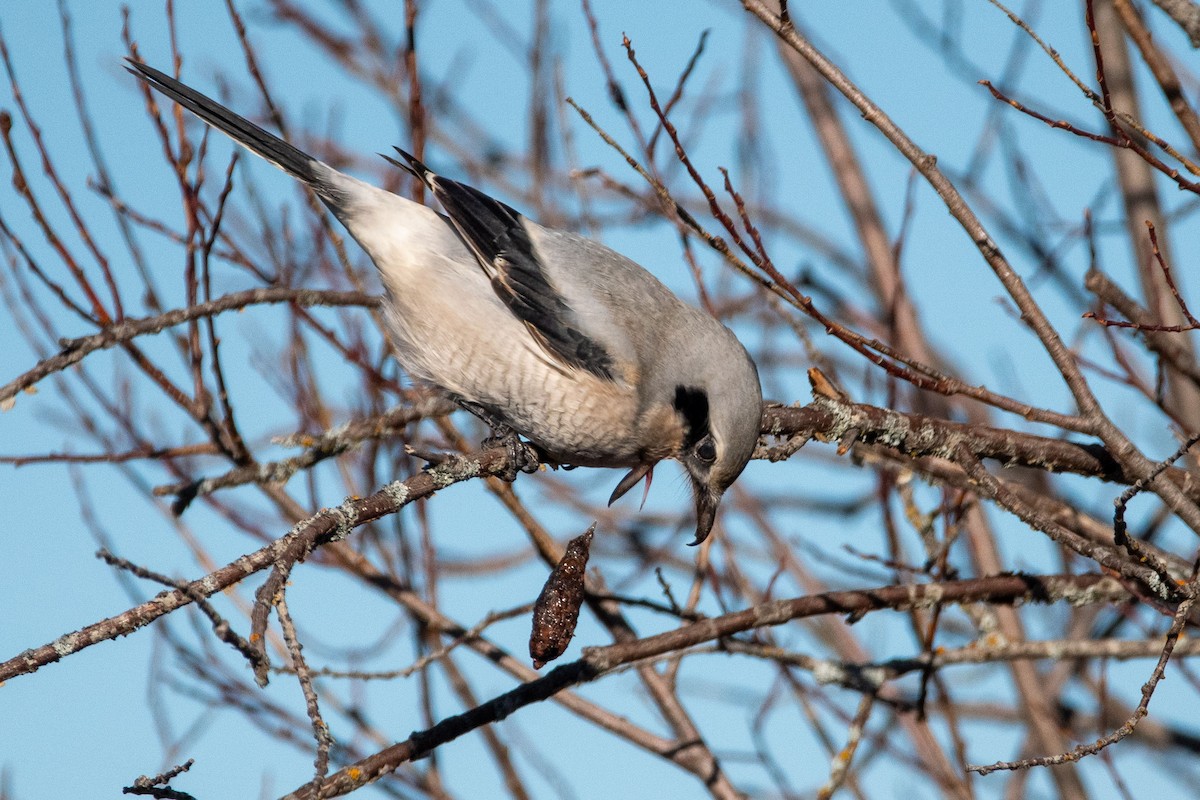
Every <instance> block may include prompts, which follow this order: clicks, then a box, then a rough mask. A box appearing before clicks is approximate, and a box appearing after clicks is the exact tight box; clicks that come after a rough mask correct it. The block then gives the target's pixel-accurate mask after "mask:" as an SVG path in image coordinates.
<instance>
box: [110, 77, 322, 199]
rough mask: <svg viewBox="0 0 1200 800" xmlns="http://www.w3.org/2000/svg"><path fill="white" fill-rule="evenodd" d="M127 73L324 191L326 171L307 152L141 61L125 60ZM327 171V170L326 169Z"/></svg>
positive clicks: (289, 172)
mask: <svg viewBox="0 0 1200 800" xmlns="http://www.w3.org/2000/svg"><path fill="white" fill-rule="evenodd" d="M126 61H127V62H128V66H127V67H126V69H128V70H129V71H130V72H132V73H133V74H134V75H136V76H138V77H139V78H141V79H142V80H144V81H145V82H146V83H148V84H149V85H150V86H151V87H153V88H154V89H156V90H158V91H160V92H162V93H163V94H165V95H166V96H167V97H169V98H171V99H172V100H174V101H175V102H176V103H179V104H180V105H181V106H183V107H184V108H186V109H188V110H189V111H191V112H192V113H193V114H195V115H196V116H198V117H200V119H202V120H204V121H205V122H207V123H208V124H209V125H212V126H213V127H214V128H216V129H217V130H219V131H221V133H224V134H225V135H226V136H228V137H229V138H231V139H233V140H234V141H235V142H237V143H238V144H240V145H242V146H243V147H245V148H246V149H247V150H249V151H250V152H252V153H254V154H256V155H259V156H261V157H263V158H265V159H266V160H267V161H270V162H271V163H272V164H274V165H275V166H277V167H279V168H280V169H282V170H283V171H284V172H286V173H288V174H290V175H292V176H294V177H297V178H299V179H300V180H302V181H304V182H305V183H307V184H309V185H310V186H313V187H314V188H317V189H318V190H320V189H322V188H324V187H325V185H326V184H327V180H328V179H327V178H326V176H325V175H323V174H322V173H324V172H325V170H320V169H318V167H319V166H320V167H324V165H323V164H321V162H319V161H317V160H316V159H314V158H313V157H312V156H310V155H308V154H307V153H305V152H304V151H302V150H300V149H298V148H296V147H293V146H292V145H290V144H288V143H287V142H285V141H284V140H283V139H280V138H279V137H278V136H276V135H275V134H273V133H268V132H267V131H264V130H263V129H262V128H260V127H258V126H257V125H255V124H254V123H253V122H251V121H250V120H248V119H246V118H245V117H242V116H240V115H238V114H235V113H234V112H232V111H230V110H229V109H228V108H226V107H225V106H223V105H221V104H220V103H218V102H217V101H215V100H213V99H212V98H210V97H206V96H204V95H202V94H200V92H197V91H196V90H195V89H193V88H191V87H190V86H185V85H184V84H182V83H180V82H179V81H177V80H175V79H174V78H172V77H171V76H170V75H167V74H166V73H163V72H159V71H158V70H156V69H154V68H153V67H148V66H146V65H145V64H143V63H141V62H140V61H134V60H133V59H126ZM326 169H328V168H326Z"/></svg>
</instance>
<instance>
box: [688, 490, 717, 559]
mask: <svg viewBox="0 0 1200 800" xmlns="http://www.w3.org/2000/svg"><path fill="white" fill-rule="evenodd" d="M695 489H696V538H695V539H693V540H692V541H690V542H688V544H689V545H690V546H692V547H695V546H696V545H698V544H700V543H702V542H703V541H704V540H705V539H707V538H708V534H710V533H712V527H713V523H714V522H716V521H717V506H718V505H720V503H721V494H720V492H713V491H712V490H710V489H709V488H708V487H705V486H696V487H695Z"/></svg>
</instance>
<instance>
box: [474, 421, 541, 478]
mask: <svg viewBox="0 0 1200 800" xmlns="http://www.w3.org/2000/svg"><path fill="white" fill-rule="evenodd" d="M483 446H484V448H490V447H503V448H504V450H505V452H506V453H507V454H508V459H507V464H506V465H505V467H504V469H503V470H502V471H501V472H498V473H497V474H496V477H498V478H500V479H501V480H503V481H507V482H508V483H512V482H513V481H515V480H516V479H517V475H519V474H520V473H522V472H526V473H529V472H537V471H538V468H539V467H541V465H542V459H541V457H540V455H539V454H538V451H537V448H535V447H534V446H533V445H531V444H530V443H529V442H524V441H522V440H521V437H520V436H518V435H517V433H516V431H514V430H512V429H511V428H508V429H505V430H500V431H496V432H495V435H493V436H489V437H488V438H486V439H484V440H483Z"/></svg>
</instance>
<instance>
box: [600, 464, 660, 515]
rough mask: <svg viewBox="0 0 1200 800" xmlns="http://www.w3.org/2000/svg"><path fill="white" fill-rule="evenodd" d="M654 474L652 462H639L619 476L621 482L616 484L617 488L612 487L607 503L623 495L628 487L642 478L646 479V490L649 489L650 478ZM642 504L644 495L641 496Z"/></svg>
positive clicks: (635, 484) (631, 486)
mask: <svg viewBox="0 0 1200 800" xmlns="http://www.w3.org/2000/svg"><path fill="white" fill-rule="evenodd" d="M653 475H654V465H653V464H639V465H637V466H636V467H634V468H633V469H631V470H629V472H627V473H626V474H625V477H624V478H621V482H620V483H618V484H617V488H615V489H613V493H612V494H611V495H610V496H609V498H608V504H609V505H610V506H611V505H612V504H613V503H615V502H617V500H619V499H620V498H621V497H623V496H624V495H625V493H626V492H628V491H629V490H630V489H632V488H633V487H635V486H637V485H638V482H639V481H641V480H642V479H643V478H645V479H646V491H647V492H649V491H650V478H651V476H653ZM642 505H643V506H644V505H646V497H645V495H643V496H642Z"/></svg>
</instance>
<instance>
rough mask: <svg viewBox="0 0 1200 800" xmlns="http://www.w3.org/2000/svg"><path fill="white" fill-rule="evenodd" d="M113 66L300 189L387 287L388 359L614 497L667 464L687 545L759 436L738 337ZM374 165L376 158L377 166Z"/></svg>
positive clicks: (485, 214)
mask: <svg viewBox="0 0 1200 800" xmlns="http://www.w3.org/2000/svg"><path fill="white" fill-rule="evenodd" d="M130 67H131V69H130V71H131V72H133V73H134V74H135V75H138V76H139V77H140V78H142V79H143V80H145V81H146V82H147V83H148V84H149V85H150V86H152V87H154V88H155V89H157V90H158V91H160V92H162V93H163V94H165V95H166V96H168V97H169V98H171V99H172V100H174V101H176V102H177V103H179V104H181V105H183V106H184V107H185V108H187V109H189V110H190V111H192V112H193V113H195V114H196V115H197V116H199V117H200V118H201V119H203V120H204V121H205V122H207V123H208V124H210V125H212V126H213V127H215V128H217V129H218V130H220V131H221V132H223V133H225V134H226V135H228V136H229V137H231V138H232V139H234V140H235V141H236V142H238V143H239V144H241V145H243V146H244V147H246V148H247V149H249V150H250V151H252V152H254V153H256V154H257V155H259V156H261V157H263V158H265V159H266V160H268V161H270V162H271V163H273V164H275V165H276V166H277V167H279V168H280V169H282V170H284V171H285V172H287V173H289V174H291V175H293V176H295V177H296V178H298V179H300V180H301V181H303V182H304V183H306V184H307V185H308V186H309V187H311V188H312V190H313V191H314V192H316V194H317V196H318V197H320V198H321V200H322V201H323V202H324V203H325V205H326V206H327V207H328V208H329V209H330V211H332V212H333V214H334V216H336V217H337V218H338V219H339V220H340V221H341V222H342V224H343V225H345V226H346V229H347V230H348V231H349V232H350V235H351V236H353V237H354V239H355V240H356V241H357V242H358V243H359V245H361V246H362V248H363V249H364V250H365V251H366V252H367V254H368V255H369V256H370V257H371V260H372V261H373V262H374V263H375V266H376V267H377V268H378V269H379V274H380V276H381V278H382V280H383V284H384V286H385V288H386V289H387V292H388V297H389V300H390V302H389V304H388V314H387V317H388V323H389V334H390V338H391V341H392V344H393V346H394V348H395V351H396V357H397V358H398V360H399V361H400V363H401V364H402V365H403V366H404V368H405V369H406V370H407V372H408V373H409V374H410V375H411V376H412V377H413V378H416V379H418V380H422V381H426V382H429V383H432V384H434V385H436V386H439V387H441V388H442V389H444V390H446V391H448V392H450V393H451V394H453V395H455V396H457V397H458V398H460V399H462V400H465V401H466V402H467V403H469V404H472V405H474V406H476V407H479V408H482V409H483V410H485V411H487V412H488V413H489V414H490V415H492V416H493V417H495V418H496V419H497V420H499V421H501V422H503V423H505V424H507V425H509V426H511V427H512V428H513V429H514V430H515V431H517V432H518V433H520V434H522V435H524V436H526V437H527V438H528V439H529V440H530V441H531V442H532V443H533V444H535V445H536V446H537V448H538V449H539V450H540V451H541V452H542V453H543V454H544V456H545V457H546V458H547V459H549V460H551V461H553V462H556V463H560V464H570V465H578V466H593V467H624V468H629V469H630V471H629V473H628V474H627V475H626V476H625V478H624V479H622V481H621V482H620V483H619V484H618V486H617V488H616V490H615V491H614V492H613V496H612V498H611V500H610V502H612V500H615V499H617V498H618V497H620V496H621V495H622V494H624V493H625V492H627V491H628V490H629V489H631V488H632V487H633V486H635V485H636V484H637V483H638V482H639V481H640V480H641V479H643V478H646V479H647V480H648V479H649V477H650V473H651V470H652V469H653V467H654V465H655V464H657V463H658V462H659V461H660V460H662V459H665V458H674V459H677V460H678V461H680V463H682V464H683V466H684V468H685V469H686V470H687V472H688V475H689V476H690V478H691V482H692V486H693V490H694V493H695V499H696V514H697V525H696V541H695V542H693V544H696V543H699V542H701V541H703V540H704V538H705V537H706V536H707V535H708V533H709V531H710V530H711V528H712V525H713V520H714V519H715V515H716V509H717V504H718V503H719V501H720V499H721V495H722V494H723V493H724V491H725V489H727V488H728V487H729V485H730V484H731V483H732V482H733V481H734V479H735V478H737V476H738V475H739V474H741V472H742V469H743V468H744V467H745V465H746V462H747V461H748V460H749V458H750V455H751V453H752V452H753V450H754V446H755V443H756V442H757V440H758V432H759V426H760V421H761V413H762V412H761V405H762V397H761V393H760V389H759V383H758V373H757V371H756V370H755V367H754V363H753V362H752V361H751V360H750V356H749V355H748V354H747V353H746V350H745V348H743V347H742V345H741V344H740V343H739V342H738V340H737V339H736V338H735V337H734V335H733V334H732V333H731V332H730V331H729V330H728V329H727V328H726V327H724V326H723V325H721V323H720V322H718V321H717V320H715V319H713V318H712V317H711V316H709V315H707V314H704V313H702V312H700V311H698V310H697V309H695V308H693V307H691V306H689V305H687V304H686V303H684V302H683V301H681V300H680V299H679V298H677V297H676V296H675V295H674V294H672V293H671V291H670V290H669V289H667V287H666V286H664V285H663V284H662V283H660V282H659V281H658V280H657V279H656V278H654V276H652V275H651V274H650V273H649V272H647V271H646V270H645V269H643V268H642V267H640V266H639V265H637V264H636V263H634V262H633V261H631V260H629V259H627V258H625V257H624V256H622V255H620V254H619V253H616V252H614V251H613V250H610V249H609V248H607V247H605V246H604V245H602V244H600V243H598V242H595V241H592V240H590V239H586V238H584V237H582V236H578V235H576V234H573V233H568V232H564V231H557V230H552V229H549V228H544V227H542V226H541V225H538V224H537V223H535V222H533V221H532V220H529V219H526V218H525V217H524V216H522V215H521V214H520V213H519V212H517V211H515V210H513V209H512V208H509V207H508V206H506V205H504V204H503V203H500V202H499V201H497V200H494V199H493V198H491V197H488V196H487V195H485V194H483V193H482V192H480V191H478V190H476V189H473V188H471V187H469V186H466V185H464V184H461V183H458V182H456V181H452V180H449V179H447V178H445V177H442V176H440V175H437V174H435V173H434V172H432V171H431V170H430V169H429V168H428V167H426V166H425V165H424V164H422V163H421V162H420V161H418V160H417V159H415V158H413V157H412V156H409V155H408V154H406V153H404V152H403V151H398V152H400V155H401V156H402V157H403V158H404V160H405V162H406V164H399V162H393V163H397V164H398V165H399V166H401V167H404V168H406V169H409V170H410V171H411V172H412V173H413V174H415V175H416V176H417V177H418V178H420V179H421V180H422V181H423V182H424V183H425V185H426V186H428V187H429V189H430V190H431V192H432V193H433V195H434V197H436V198H437V200H438V202H439V203H440V204H441V206H442V208H443V209H444V210H445V212H446V216H445V217H443V216H442V215H440V214H437V213H435V212H434V211H432V210H430V209H429V208H426V207H425V206H423V205H420V204H418V203H415V202H413V201H411V200H408V199H405V198H403V197H399V196H397V195H394V194H392V193H390V192H387V191H385V190H383V189H379V188H376V187H374V186H371V185H369V184H366V183H363V182H362V181H360V180H358V179H356V178H352V177H350V176H348V175H344V174H342V173H340V172H338V171H337V170H335V169H333V168H332V167H330V166H328V165H327V164H324V163H322V162H321V161H318V160H316V159H314V158H312V157H311V156H308V155H307V154H305V153H303V152H302V151H300V150H298V149H297V148H295V147H293V146H292V145H290V144H288V143H287V142H284V141H283V140H282V139H280V138H278V137H277V136H274V135H273V134H271V133H268V132H267V131H264V130H263V129H262V128H260V127H258V126H257V125H255V124H254V123H252V122H250V121H249V120H246V119H245V118H243V117H241V116H239V115H237V114H235V113H233V112H232V111H230V110H229V109H227V108H225V107H223V106H221V105H220V104H218V103H216V102H215V101H213V100H211V99H210V98H208V97H205V96H204V95H202V94H200V93H199V92H197V91H195V90H193V89H191V88H189V87H187V86H185V85H184V84H182V83H180V82H179V81H177V80H175V79H174V78H172V77H170V76H169V75H166V74H164V73H162V72H159V71H158V70H155V69H153V68H151V67H148V66H146V65H144V64H141V63H137V62H133V61H131V62H130ZM390 160H391V159H389V161H390Z"/></svg>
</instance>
